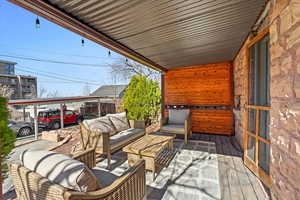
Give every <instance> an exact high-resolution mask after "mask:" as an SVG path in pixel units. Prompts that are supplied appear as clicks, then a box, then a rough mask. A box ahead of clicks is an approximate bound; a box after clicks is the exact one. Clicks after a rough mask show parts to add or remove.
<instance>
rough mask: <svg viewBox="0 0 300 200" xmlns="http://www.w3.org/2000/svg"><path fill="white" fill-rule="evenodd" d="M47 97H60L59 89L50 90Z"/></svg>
mask: <svg viewBox="0 0 300 200" xmlns="http://www.w3.org/2000/svg"><path fill="white" fill-rule="evenodd" d="M47 97H48V98H53V97H58V91H57V90H54V91H52V92H48V93H47Z"/></svg>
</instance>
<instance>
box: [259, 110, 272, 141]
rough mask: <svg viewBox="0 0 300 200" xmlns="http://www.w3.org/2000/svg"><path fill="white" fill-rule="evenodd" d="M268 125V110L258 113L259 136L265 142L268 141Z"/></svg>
mask: <svg viewBox="0 0 300 200" xmlns="http://www.w3.org/2000/svg"><path fill="white" fill-rule="evenodd" d="M269 124H270V116H269V111H268V110H261V111H260V127H259V128H260V131H259V135H260V136H261V137H263V138H265V139H267V140H269V139H270V138H269Z"/></svg>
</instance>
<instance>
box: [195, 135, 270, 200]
mask: <svg viewBox="0 0 300 200" xmlns="http://www.w3.org/2000/svg"><path fill="white" fill-rule="evenodd" d="M191 139H195V140H202V141H211V142H215V143H216V147H217V153H218V165H219V178H220V185H221V197H222V200H269V199H270V198H269V196H268V191H266V189H264V187H263V185H262V183H261V182H260V181H259V180H258V179H257V177H256V176H255V175H254V174H253V173H252V172H251V171H250V170H249V169H248V168H247V167H246V166H245V165H244V164H243V160H242V157H243V153H242V149H241V148H240V147H239V145H238V144H237V142H236V141H235V139H234V137H229V136H221V135H207V134H197V133H195V134H193V136H192V138H191Z"/></svg>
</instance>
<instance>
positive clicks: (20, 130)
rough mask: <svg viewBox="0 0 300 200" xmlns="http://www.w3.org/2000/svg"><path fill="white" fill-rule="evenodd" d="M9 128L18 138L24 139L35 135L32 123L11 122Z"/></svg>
mask: <svg viewBox="0 0 300 200" xmlns="http://www.w3.org/2000/svg"><path fill="white" fill-rule="evenodd" d="M8 127H9V128H10V129H11V130H13V131H14V132H15V133H16V134H17V137H24V136H29V135H32V134H34V126H33V124H32V123H30V122H22V121H13V120H9V121H8Z"/></svg>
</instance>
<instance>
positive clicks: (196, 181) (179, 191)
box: [97, 139, 221, 200]
mask: <svg viewBox="0 0 300 200" xmlns="http://www.w3.org/2000/svg"><path fill="white" fill-rule="evenodd" d="M174 149H175V150H176V151H177V153H176V155H175V157H174V158H173V160H172V161H171V162H170V164H169V166H168V167H167V168H164V169H163V170H162V171H161V172H160V173H159V175H158V176H157V177H156V179H155V181H153V176H152V172H147V173H146V184H147V200H159V199H162V200H204V199H205V200H211V199H221V192H220V184H219V171H218V160H217V154H216V146H215V143H213V142H204V141H191V140H190V141H189V143H188V144H186V145H185V144H184V142H183V140H177V139H176V140H175V141H174ZM106 162H107V161H106V160H103V161H102V162H99V163H98V164H97V168H99V169H101V170H106V169H105V168H106V166H107V165H106ZM127 169H128V163H127V154H126V153H124V152H122V151H118V152H116V153H115V154H113V156H112V169H111V172H112V173H113V174H114V175H115V176H121V175H122V174H123V173H124V172H125V171H126V170H127ZM107 174H108V176H107V177H103V180H104V179H106V181H107V183H106V184H110V181H111V182H112V181H113V179H112V177H111V175H109V173H107Z"/></svg>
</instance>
